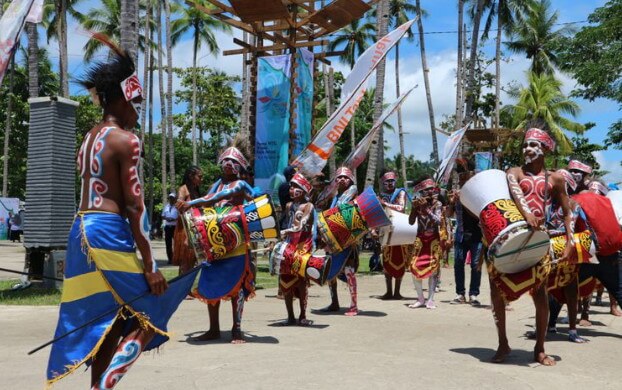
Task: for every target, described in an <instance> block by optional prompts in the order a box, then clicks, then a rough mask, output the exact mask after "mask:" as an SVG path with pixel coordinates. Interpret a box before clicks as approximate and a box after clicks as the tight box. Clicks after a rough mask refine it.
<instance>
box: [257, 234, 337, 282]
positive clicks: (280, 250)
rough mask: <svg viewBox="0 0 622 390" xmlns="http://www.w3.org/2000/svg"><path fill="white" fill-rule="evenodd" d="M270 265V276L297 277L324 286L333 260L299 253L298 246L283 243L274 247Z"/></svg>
mask: <svg viewBox="0 0 622 390" xmlns="http://www.w3.org/2000/svg"><path fill="white" fill-rule="evenodd" d="M269 265H270V275H297V276H300V277H303V278H305V277H306V278H309V279H310V280H312V281H314V282H315V283H317V284H319V285H320V286H322V285H323V284H324V283H325V282H326V278H327V276H328V271H329V270H330V265H331V258H330V256H328V257H324V256H313V255H312V254H311V253H308V252H307V253H301V252H298V251H297V250H296V245H292V244H289V243H288V242H286V241H281V242H278V243H277V244H276V245H275V246H274V250H273V251H272V255H271V256H270V260H269Z"/></svg>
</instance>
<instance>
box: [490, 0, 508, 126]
mask: <svg viewBox="0 0 622 390" xmlns="http://www.w3.org/2000/svg"><path fill="white" fill-rule="evenodd" d="M504 7H505V0H499V3H498V5H497V42H496V47H495V121H494V124H493V125H492V128H493V129H498V128H499V122H500V115H501V113H500V109H501V108H500V106H501V104H500V102H499V100H500V98H501V35H502V34H501V29H502V28H503V20H502V18H501V10H502V9H503V8H504Z"/></svg>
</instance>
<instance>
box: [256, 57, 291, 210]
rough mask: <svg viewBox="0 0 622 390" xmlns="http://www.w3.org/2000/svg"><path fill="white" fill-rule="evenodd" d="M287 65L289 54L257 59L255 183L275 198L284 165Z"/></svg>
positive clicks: (287, 109) (286, 129)
mask: <svg viewBox="0 0 622 390" xmlns="http://www.w3.org/2000/svg"><path fill="white" fill-rule="evenodd" d="M290 65H291V57H290V55H280V56H272V57H260V58H259V59H258V72H257V115H256V121H257V125H256V136H255V185H256V186H258V187H259V188H261V189H262V190H264V191H265V192H266V193H267V194H269V195H270V196H272V199H274V200H277V199H278V196H277V192H278V188H279V185H280V184H281V183H282V182H283V180H284V177H283V169H284V168H285V167H286V166H287V156H288V148H289V97H290V96H289V89H290V71H291V66H290Z"/></svg>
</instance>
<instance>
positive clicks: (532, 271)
mask: <svg viewBox="0 0 622 390" xmlns="http://www.w3.org/2000/svg"><path fill="white" fill-rule="evenodd" d="M554 149H555V141H553V139H552V138H551V137H550V136H549V135H548V134H547V133H546V132H544V131H542V130H540V129H535V128H532V129H529V130H528V131H527V132H526V134H525V140H524V142H523V157H524V159H525V164H524V165H523V166H521V167H513V168H510V169H509V170H508V171H507V179H508V185H509V188H510V192H511V194H512V197H513V199H514V201H515V203H516V206H517V207H518V209H519V211H520V212H521V214H522V215H523V217H524V218H525V220H526V222H527V224H528V225H529V226H530V227H531V228H532V229H541V228H542V227H543V223H544V218H545V214H546V212H547V210H548V209H550V207H551V202H552V200H555V202H556V203H557V204H559V205H560V206H561V207H562V210H563V219H564V223H565V226H566V234H567V245H566V246H565V248H564V251H563V256H561V257H560V259H559V260H560V261H564V260H565V259H570V258H572V252H573V248H574V245H573V236H572V233H573V229H572V227H571V226H570V224H571V218H570V208H569V206H568V195H567V194H566V183H565V180H564V178H563V177H562V176H561V175H560V174H559V173H554V172H549V171H547V170H546V167H545V164H544V157H545V154H546V153H548V152H551V151H553V150H554ZM482 190H483V191H484V190H485V189H482ZM550 270H551V264H550V258H549V256H548V255H547V256H545V257H544V258H543V259H542V260H541V261H540V262H539V263H537V264H536V265H534V266H532V267H530V268H528V269H526V270H524V271H521V272H518V273H514V274H501V273H499V272H498V271H497V270H496V269H495V267H494V264H493V263H492V262H489V264H488V276H489V278H490V295H491V300H492V308H493V316H494V319H495V325H496V327H497V333H498V338H499V346H498V348H497V352H496V353H495V355H494V356H493V358H492V361H493V362H495V363H501V362H503V361H505V359H506V357H507V356H508V355H509V353H510V352H511V349H510V346H509V343H508V339H507V335H506V327H505V314H506V310H505V306H506V302H507V301H514V300H516V299H518V298H519V297H520V296H521V295H522V294H524V293H525V292H527V291H531V294H532V297H533V301H534V305H535V309H536V345H535V348H534V360H535V361H536V362H538V363H540V364H542V365H545V366H553V365H555V360H554V359H552V358H551V357H549V356H548V355H547V354H546V353H545V352H544V340H545V337H546V325H547V319H548V314H549V307H548V306H549V305H548V297H547V294H546V280H547V277H548V274H549V272H550ZM519 280H520V282H519ZM525 280H526V281H525Z"/></svg>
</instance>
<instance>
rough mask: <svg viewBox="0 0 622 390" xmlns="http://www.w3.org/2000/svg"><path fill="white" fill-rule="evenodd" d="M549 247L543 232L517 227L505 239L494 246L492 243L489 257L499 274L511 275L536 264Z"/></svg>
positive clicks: (547, 237)
mask: <svg viewBox="0 0 622 390" xmlns="http://www.w3.org/2000/svg"><path fill="white" fill-rule="evenodd" d="M503 236H505V235H503ZM549 246H550V242H549V236H548V234H546V233H545V232H543V231H540V230H537V231H532V230H531V229H528V228H526V227H517V228H515V229H513V230H512V231H510V232H509V233H508V235H507V239H505V240H500V242H499V243H498V244H497V245H496V246H495V245H494V243H493V246H491V247H492V249H491V252H489V255H490V256H491V257H492V259H493V261H494V265H495V268H496V269H497V270H498V271H499V272H501V273H505V274H513V273H516V272H520V271H524V270H526V269H527V268H529V267H531V266H533V265H535V264H537V263H538V262H539V261H540V260H541V259H542V258H543V257H544V256H545V255H546V254H547V252H548V251H549Z"/></svg>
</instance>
